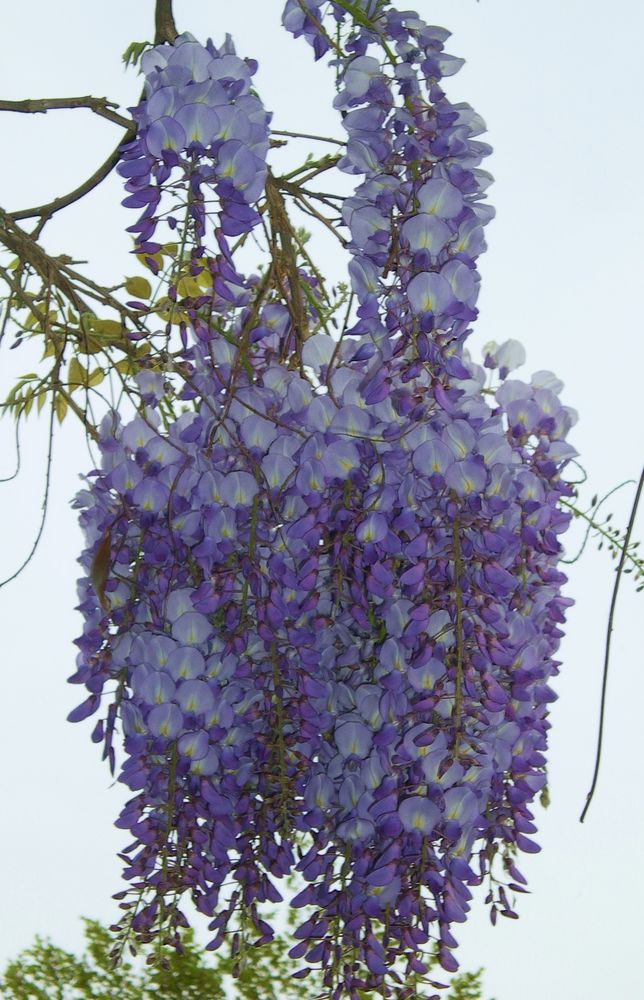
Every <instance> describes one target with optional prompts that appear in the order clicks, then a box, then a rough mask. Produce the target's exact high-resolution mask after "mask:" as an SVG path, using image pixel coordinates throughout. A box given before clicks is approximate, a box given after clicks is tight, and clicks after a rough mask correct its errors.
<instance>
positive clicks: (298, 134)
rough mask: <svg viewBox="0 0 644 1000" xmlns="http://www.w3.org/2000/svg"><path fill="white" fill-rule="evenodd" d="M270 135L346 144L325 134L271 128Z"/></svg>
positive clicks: (340, 144)
mask: <svg viewBox="0 0 644 1000" xmlns="http://www.w3.org/2000/svg"><path fill="white" fill-rule="evenodd" d="M271 135H286V136H288V138H289V139H314V140H315V142H330V143H332V144H333V145H334V146H346V141H343V140H342V139H331V138H329V137H328V136H325V135H313V134H312V133H310V132H285V131H283V130H281V129H276V128H272V129H271Z"/></svg>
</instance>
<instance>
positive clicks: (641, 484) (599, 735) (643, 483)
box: [579, 469, 644, 823]
mask: <svg viewBox="0 0 644 1000" xmlns="http://www.w3.org/2000/svg"><path fill="white" fill-rule="evenodd" d="M643 487H644V469H642V473H641V475H640V479H639V483H638V484H637V491H636V493H635V499H634V501H633V507H632V509H631V515H630V517H629V519H628V527H627V529H626V534H625V535H624V547H623V549H622V554H621V556H620V560H619V565H618V566H617V575H616V577H615V584H614V586H613V594H612V597H611V602H610V611H609V612H608V628H607V630H606V648H605V652H604V674H603V677H602V696H601V704H600V708H599V731H598V733H597V753H596V755H595V770H594V772H593V780H592V782H591V786H590V791H589V792H588V795H587V796H586V805H585V806H584V808H583V812H582V814H581V816H580V817H579V822H580V823H583V822H584V819H585V817H586V813H587V812H588V808H589V806H590V803H591V802H592V799H593V795H594V794H595V786H596V785H597V778H598V777H599V765H600V763H601V756H602V741H603V738H604V717H605V714H606V691H607V687H608V664H609V661H610V642H611V636H612V633H613V622H614V619H615V608H616V606H617V594H618V591H619V584H620V580H621V579H622V572H623V570H624V563H625V562H626V553H627V551H628V546H629V542H630V540H631V534H632V533H633V527H634V525H635V518H636V516H637V509H638V507H639V503H640V498H641V496H642V488H643Z"/></svg>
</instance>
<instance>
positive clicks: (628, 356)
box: [0, 0, 644, 1000]
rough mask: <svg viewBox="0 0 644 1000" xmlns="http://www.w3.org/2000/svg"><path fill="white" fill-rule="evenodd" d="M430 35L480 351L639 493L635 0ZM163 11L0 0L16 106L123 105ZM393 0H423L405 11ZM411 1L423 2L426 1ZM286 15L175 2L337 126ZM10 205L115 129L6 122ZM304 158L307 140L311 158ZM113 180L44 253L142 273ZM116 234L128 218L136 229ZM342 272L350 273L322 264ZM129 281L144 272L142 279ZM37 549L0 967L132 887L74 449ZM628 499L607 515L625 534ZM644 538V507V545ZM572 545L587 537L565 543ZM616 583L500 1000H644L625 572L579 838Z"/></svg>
mask: <svg viewBox="0 0 644 1000" xmlns="http://www.w3.org/2000/svg"><path fill="white" fill-rule="evenodd" d="M416 5H417V7H418V9H419V12H420V13H421V15H422V16H423V17H425V19H426V20H428V21H430V22H432V23H436V24H441V25H443V26H445V27H447V28H449V29H450V30H451V31H452V32H453V38H452V39H451V40H450V43H449V45H448V50H449V51H450V52H452V53H453V54H455V55H459V56H464V57H465V58H466V60H467V63H466V66H465V67H464V69H463V70H462V71H461V72H460V73H459V74H458V76H457V77H454V78H452V79H451V80H448V81H447V88H448V94H449V96H450V97H451V98H452V99H454V100H466V101H468V102H470V103H471V104H472V105H473V106H474V108H475V109H476V110H477V111H478V112H480V113H481V114H482V115H483V117H484V118H485V120H486V121H487V123H488V127H489V141H490V142H491V143H492V144H493V146H494V149H495V152H494V155H493V156H492V157H491V158H490V160H489V162H488V163H487V164H486V166H487V167H488V169H489V170H490V171H491V172H492V173H493V174H494V176H495V178H496V183H495V185H494V187H493V188H492V189H491V192H490V198H491V200H492V201H493V202H494V204H495V205H496V206H497V210H498V216H497V219H496V221H495V222H494V223H493V224H491V225H490V227H489V230H488V242H489V251H488V253H487V254H486V255H485V257H484V258H483V259H482V260H481V271H482V276H483V293H482V297H481V300H480V307H481V316H480V319H479V321H478V322H477V324H476V326H477V332H476V334H475V336H474V337H473V338H472V342H473V348H474V350H475V352H476V350H477V349H478V348H480V346H481V345H482V344H484V343H485V342H486V341H488V340H492V339H494V340H497V341H502V340H505V339H507V338H509V337H514V338H517V339H519V340H521V341H522V342H523V343H524V344H525V346H526V349H527V352H528V365H527V371H528V373H529V372H530V371H533V370H539V369H544V368H546V369H551V370H554V371H555V372H556V373H557V374H558V375H559V376H560V377H561V378H562V379H563V380H564V381H565V383H566V390H565V396H564V399H565V402H567V403H568V404H570V405H572V406H575V407H576V408H577V409H578V410H579V413H580V418H581V419H580V422H579V424H578V425H577V427H576V428H575V431H574V437H573V443H574V444H575V446H576V447H577V449H578V450H579V452H580V453H581V457H582V461H583V463H584V466H585V468H586V469H587V471H588V475H589V477H590V485H589V487H588V490H587V493H586V498H587V499H589V498H590V496H591V494H592V493H593V492H595V491H597V492H599V493H602V492H603V491H607V490H608V489H610V488H611V487H612V486H614V485H616V484H617V483H619V482H621V481H622V480H626V479H630V478H636V477H637V476H638V474H639V465H640V462H641V461H642V457H643V453H644V448H642V444H643V440H642V439H643V434H642V419H641V412H642V368H643V366H644V348H643V347H642V299H643V295H644V291H643V290H644V274H643V270H644V268H643V260H642V248H643V246H644V239H643V236H644V185H643V184H642V180H641V171H642V162H643V161H644V131H643V126H642V107H643V106H644V83H643V80H644V72H643V71H642V69H641V40H642V38H643V37H644V5H642V4H641V2H640V0H614V2H613V3H611V4H608V3H605V2H602V0H539V2H537V0H481V2H480V3H476V2H475V0H417V2H416ZM153 6H154V4H153V0H136V2H132V0H110V3H89V2H87V0H20V2H19V3H10V2H9V0H5V2H4V3H3V4H2V9H1V10H0V23H1V26H2V36H3V46H2V50H3V51H2V59H1V61H0V96H1V97H3V98H12V99H18V98H25V97H45V96H72V95H81V94H88V93H91V94H94V95H96V96H103V95H106V96H109V97H110V98H112V99H113V100H115V101H118V102H119V103H121V104H122V105H123V106H124V107H127V106H129V105H132V104H134V103H135V102H136V98H137V95H138V93H139V91H140V86H141V83H140V80H139V79H138V78H137V76H136V74H134V73H133V72H132V71H130V72H129V73H127V74H126V73H124V72H123V69H122V67H121V62H120V56H121V53H122V52H123V50H124V49H125V48H126V46H127V45H128V44H129V43H130V42H131V41H132V40H140V39H145V38H147V37H150V36H151V35H152V33H153V32H152V27H151V25H152V19H153ZM403 6H405V7H406V6H407V4H406V3H403ZM410 6H414V4H413V3H412V2H411V0H410ZM281 7H282V3H281V0H176V19H177V23H178V26H179V28H180V30H190V31H192V32H193V34H195V35H196V36H197V37H198V38H200V39H202V40H205V38H206V37H208V36H209V35H211V36H212V37H213V39H214V41H215V43H216V44H217V43H219V42H221V40H222V39H223V35H224V33H225V32H226V31H230V32H231V33H232V35H233V37H234V38H235V40H236V42H237V45H238V51H239V52H240V54H241V55H250V56H253V57H256V58H258V59H259V61H260V71H259V73H258V76H257V77H256V83H257V86H258V87H259V89H260V92H261V94H262V96H263V99H264V101H265V103H266V105H267V106H268V107H269V108H271V109H273V110H274V111H275V119H274V125H275V127H276V128H290V129H300V130H303V131H311V130H314V131H315V130H317V131H319V132H327V133H328V134H332V132H333V130H336V134H337V119H336V116H335V114H334V113H333V112H332V111H331V110H330V104H331V99H332V78H331V74H330V72H329V71H328V70H327V69H326V68H325V67H324V65H318V66H315V65H314V64H313V62H312V57H311V52H310V50H309V48H308V46H307V45H306V44H304V42H297V43H296V42H294V41H292V40H291V38H290V36H287V35H286V34H285V33H284V32H283V30H282V29H281V28H280V26H279V18H280V13H281ZM0 136H1V140H2V141H1V144H0V148H1V149H2V156H1V157H0V205H2V207H4V208H6V209H8V210H11V209H17V208H19V207H25V206H26V205H31V204H38V203H40V202H42V201H45V200H48V199H49V198H51V197H54V196H56V195H58V194H62V193H64V192H66V191H67V190H69V189H71V188H72V187H74V186H75V185H76V184H77V183H79V182H80V181H81V180H83V179H84V178H85V177H86V176H88V175H89V174H90V173H91V172H92V171H93V170H94V168H95V167H96V166H97V165H98V163H100V162H101V161H102V159H103V158H104V157H105V156H106V155H107V153H108V152H109V151H110V149H111V148H112V146H113V144H115V142H116V141H117V139H118V130H117V129H116V127H115V126H112V125H110V124H109V123H106V122H102V121H99V120H97V119H93V118H92V116H91V115H90V114H89V113H86V112H84V111H69V112H56V113H51V114H49V115H48V116H47V117H46V118H45V117H43V116H38V117H26V116H18V115H7V114H5V115H2V117H1V118H0ZM303 152H306V149H304V150H303ZM121 197H122V195H121V189H120V184H119V181H118V179H117V178H116V177H113V178H112V179H111V180H110V181H109V182H107V183H106V184H105V185H104V186H103V188H102V189H101V191H100V192H98V193H96V194H95V195H93V196H92V197H91V198H88V199H86V200H85V201H84V202H83V203H82V204H80V205H76V206H74V207H73V208H71V209H69V210H68V211H66V212H64V213H62V214H61V215H59V216H58V217H57V218H56V220H55V221H54V222H53V223H51V224H50V226H49V227H48V229H47V233H48V247H49V248H50V249H51V250H52V252H55V253H63V252H64V253H71V254H73V255H74V256H76V257H77V258H80V259H89V260H90V261H92V262H93V273H94V274H95V275H98V274H102V275H104V278H105V281H106V282H114V283H115V282H116V281H118V280H119V278H120V277H121V276H122V275H123V274H124V273H127V271H128V260H127V251H128V249H129V244H128V241H127V239H126V237H125V236H124V234H123V228H124V226H125V225H127V224H128V222H129V221H131V213H130V214H128V213H126V211H125V210H124V209H122V208H120V206H119V201H120V198H121ZM126 219H127V220H128V221H126ZM327 266H328V268H330V269H332V270H333V271H334V273H336V274H338V275H339V274H341V262H339V261H338V260H337V255H336V258H335V259H328V261H327ZM129 269H130V271H131V270H132V267H131V263H130V264H129ZM1 364H2V368H1V370H0V381H1V382H2V390H3V393H4V392H5V391H6V389H7V388H8V386H9V385H10V384H11V377H12V376H15V375H17V374H20V373H21V372H22V371H24V370H29V368H30V366H31V364H32V361H31V359H30V357H29V355H28V354H26V353H25V354H24V355H23V354H22V351H17V352H13V353H12V354H11V355H9V354H8V353H7V352H5V353H4V354H3V357H2V362H1ZM44 449H45V423H44V421H42V420H41V421H40V422H37V421H36V420H35V418H31V420H30V423H29V424H28V426H27V428H26V430H25V433H24V435H23V470H22V472H21V475H20V477H19V479H18V480H17V482H15V483H13V484H9V485H2V486H1V487H0V518H1V520H0V525H1V528H0V537H1V545H0V573H1V575H2V576H4V575H6V574H7V573H9V572H10V571H12V570H13V569H14V567H15V565H16V564H17V563H18V562H19V561H20V560H21V558H22V557H24V555H25V553H26V551H27V550H28V548H29V545H30V543H31V539H32V537H33V534H34V531H35V528H36V525H37V521H38V515H39V507H40V503H41V496H42V479H43V471H44V465H43V461H44ZM13 458H14V456H13V448H12V432H11V425H10V423H9V421H8V420H3V421H2V422H1V423H0V477H1V476H3V475H7V474H8V473H9V472H10V470H11V466H12V463H13ZM54 458H55V463H54V481H53V489H52V498H51V506H50V512H49V517H48V523H47V528H46V533H45V536H44V541H43V544H42V546H41V548H40V551H39V553H38V555H37V557H36V558H35V559H34V561H33V562H32V564H31V565H30V567H29V568H28V570H27V571H26V572H25V573H24V575H23V576H22V577H21V578H20V579H19V580H18V581H16V582H15V583H14V584H12V585H11V586H10V587H6V588H5V589H4V590H2V591H0V621H1V623H2V633H1V636H2V643H1V647H0V648H1V651H2V657H1V660H0V663H1V664H2V670H3V684H2V694H3V697H2V704H1V706H0V713H1V714H0V754H1V758H0V759H1V760H2V768H1V769H0V801H2V805H3V812H4V816H3V819H2V822H1V824H0V866H1V870H0V884H1V886H2V889H1V891H0V926H1V927H2V928H3V933H2V935H1V936H0V965H2V964H4V962H5V961H6V959H8V958H9V957H11V956H12V955H14V954H15V953H16V951H17V950H18V949H19V948H21V947H24V946H26V945H27V944H28V943H29V942H30V941H31V940H32V938H33V936H34V935H35V934H36V933H39V934H42V935H50V936H52V937H53V938H54V940H55V941H56V942H57V943H59V944H61V945H63V946H65V947H68V948H72V949H73V948H78V947H79V946H80V941H81V925H80V920H79V917H80V916H81V915H86V916H90V917H95V918H98V919H101V920H105V921H110V920H112V919H113V917H114V915H115V910H114V906H115V904H114V903H112V901H111V898H110V897H111V893H113V892H114V891H116V890H118V889H119V888H120V881H119V869H120V865H119V862H117V860H116V859H115V853H116V851H117V850H118V849H119V848H120V847H122V846H123V845H124V838H123V835H122V833H120V832H119V831H116V830H115V829H113V828H112V822H113V819H114V818H115V817H116V815H117V813H118V811H119V804H120V802H121V800H122V799H123V797H124V794H123V791H122V790H121V788H120V787H118V786H117V787H110V778H109V774H108V773H107V770H106V769H105V768H104V766H103V765H102V764H101V763H100V761H99V755H98V752H97V749H96V748H95V747H94V746H93V745H92V744H91V743H90V741H89V728H90V727H89V724H85V725H81V726H75V727H74V726H71V725H69V724H68V723H66V721H65V716H66V714H67V712H68V711H69V709H70V708H71V707H73V705H74V704H75V703H76V701H77V700H80V699H79V689H78V688H71V687H70V686H69V685H67V684H66V683H65V678H66V677H67V676H68V675H69V674H70V673H71V672H72V669H73V660H74V647H73V646H72V645H71V642H72V639H73V638H74V636H75V635H76V634H77V632H78V631H79V628H80V624H81V623H80V617H79V616H78V614H77V613H76V612H74V610H73V607H74V604H75V578H76V575H77V569H76V565H75V559H76V556H77V554H78V551H79V549H80V546H81V539H80V534H79V531H78V529H77V527H76V514H75V512H74V511H72V510H71V509H70V506H69V501H70V499H71V497H72V496H73V494H74V493H75V491H76V490H77V488H78V485H79V481H78V475H79V474H80V473H82V472H83V471H85V470H87V469H88V468H89V461H90V460H89V457H88V455H87V450H86V447H85V444H84V441H83V438H82V435H81V434H80V433H79V432H78V431H77V429H76V428H74V427H71V426H70V427H67V426H65V427H64V428H63V432H62V433H60V434H59V435H58V438H57V443H56V453H55V456H54ZM632 492H633V487H632V486H631V487H628V488H626V489H624V490H623V491H622V492H621V493H620V494H618V495H617V497H616V498H615V502H614V503H612V501H611V504H612V506H611V505H609V507H608V509H609V510H614V512H615V520H616V522H617V523H618V524H619V523H621V524H625V521H626V519H627V516H628V500H629V498H630V497H631V496H632ZM642 533H644V518H640V526H639V535H640V536H641V535H642ZM571 541H572V540H571ZM611 585H612V573H611V563H610V560H609V559H608V557H607V556H606V554H605V553H597V552H596V550H595V547H592V548H590V549H589V551H588V553H587V557H584V559H583V560H582V561H581V562H580V563H578V564H577V565H576V566H574V567H572V571H571V573H570V583H569V585H568V593H569V594H570V595H571V596H573V597H574V598H575V599H576V601H577V604H576V607H575V608H574V609H573V611H572V612H571V613H570V616H569V623H568V636H567V638H566V640H565V643H564V644H563V648H562V659H563V661H564V665H563V668H562V674H561V677H560V678H559V680H558V682H557V690H558V693H559V695H560V698H559V701H558V702H557V703H556V704H555V705H554V707H553V711H552V722H553V732H552V739H551V751H550V760H551V763H550V774H551V795H552V806H551V807H550V809H549V810H548V811H547V812H544V811H543V810H541V809H539V810H538V823H539V828H540V833H539V836H538V839H539V841H540V843H541V844H542V845H543V850H542V853H541V854H539V855H537V856H530V857H526V858H525V859H522V861H523V863H522V864H521V866H520V867H522V868H523V870H524V871H525V873H526V874H527V875H528V877H529V881H530V889H531V890H532V895H530V896H524V897H522V898H521V899H520V901H519V904H520V905H519V909H520V912H521V919H520V920H519V921H517V922H511V921H501V923H500V925H499V926H497V927H496V928H495V929H493V928H492V927H491V926H490V924H489V920H488V917H487V912H486V910H485V908H484V907H483V904H482V901H481V900H478V901H476V902H475V904H474V908H473V913H472V916H471V918H470V920H469V922H468V923H467V924H466V925H465V926H463V927H457V928H456V935H457V937H458V938H459V940H460V942H461V948H460V952H459V957H460V959H461V962H462V965H463V967H465V968H470V969H473V968H477V967H479V966H482V965H483V966H485V968H486V973H485V985H486V996H490V997H491V996H494V997H495V998H496V1000H544V997H547V998H549V1000H582V998H583V1000H600V998H601V1000H604V998H605V997H606V996H610V997H611V998H614V1000H622V998H624V1000H626V998H628V1000H631V998H633V1000H635V998H638V997H644V986H643V985H642V982H643V981H644V965H643V964H642V945H641V942H642V929H643V928H642V920H641V905H640V900H641V897H642V892H643V890H644V874H643V873H644V842H643V841H644V837H643V829H644V787H643V786H644V783H643V782H642V764H641V759H642V754H641V734H642V704H643V703H644V670H643V663H642V655H641V650H642V638H643V636H642V628H641V622H642V618H643V616H644V594H640V595H635V593H634V587H633V586H632V584H630V583H629V581H628V578H626V579H625V580H624V585H623V592H622V597H621V600H620V604H619V608H618V615H617V622H616V632H615V637H614V653H613V664H612V677H611V682H610V691H609V699H608V719H607V726H606V737H605V754H604V763H603V770H602V774H601V779H600V784H599V788H598V791H597V795H596V799H595V802H594V805H593V807H592V809H591V811H590V814H589V816H588V818H587V820H586V823H585V824H584V825H583V826H581V825H580V824H579V822H578V815H579V812H580V809H581V807H582V805H583V802H584V798H585V794H586V791H587V788H588V784H589V780H590V776H591V771H592V764H593V754H594V746H595V734H596V722H597V710H598V702H599V690H600V682H601V661H602V645H603V641H604V635H605V626H606V616H607V610H608V604H609V599H610V589H611Z"/></svg>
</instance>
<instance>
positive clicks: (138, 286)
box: [125, 276, 152, 299]
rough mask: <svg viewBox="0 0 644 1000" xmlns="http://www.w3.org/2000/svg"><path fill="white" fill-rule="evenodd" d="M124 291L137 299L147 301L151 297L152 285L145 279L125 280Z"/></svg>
mask: <svg viewBox="0 0 644 1000" xmlns="http://www.w3.org/2000/svg"><path fill="white" fill-rule="evenodd" d="M125 290H126V291H127V292H128V293H129V294H130V295H133V296H134V297H135V298H137V299H149V298H150V296H151V295H152V285H151V284H150V282H149V281H148V279H147V278H139V277H136V276H135V277H133V278H127V279H126V282H125Z"/></svg>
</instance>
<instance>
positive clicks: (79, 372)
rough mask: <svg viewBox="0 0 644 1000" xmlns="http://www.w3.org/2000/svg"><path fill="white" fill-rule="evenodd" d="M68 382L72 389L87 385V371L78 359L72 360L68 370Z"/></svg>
mask: <svg viewBox="0 0 644 1000" xmlns="http://www.w3.org/2000/svg"><path fill="white" fill-rule="evenodd" d="M67 381H68V382H69V384H70V386H71V387H72V389H77V388H78V387H79V386H81V385H86V384H87V371H86V369H85V368H84V367H83V365H82V364H81V363H80V361H79V360H78V359H77V358H72V359H71V361H70V362H69V368H68V369H67Z"/></svg>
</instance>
